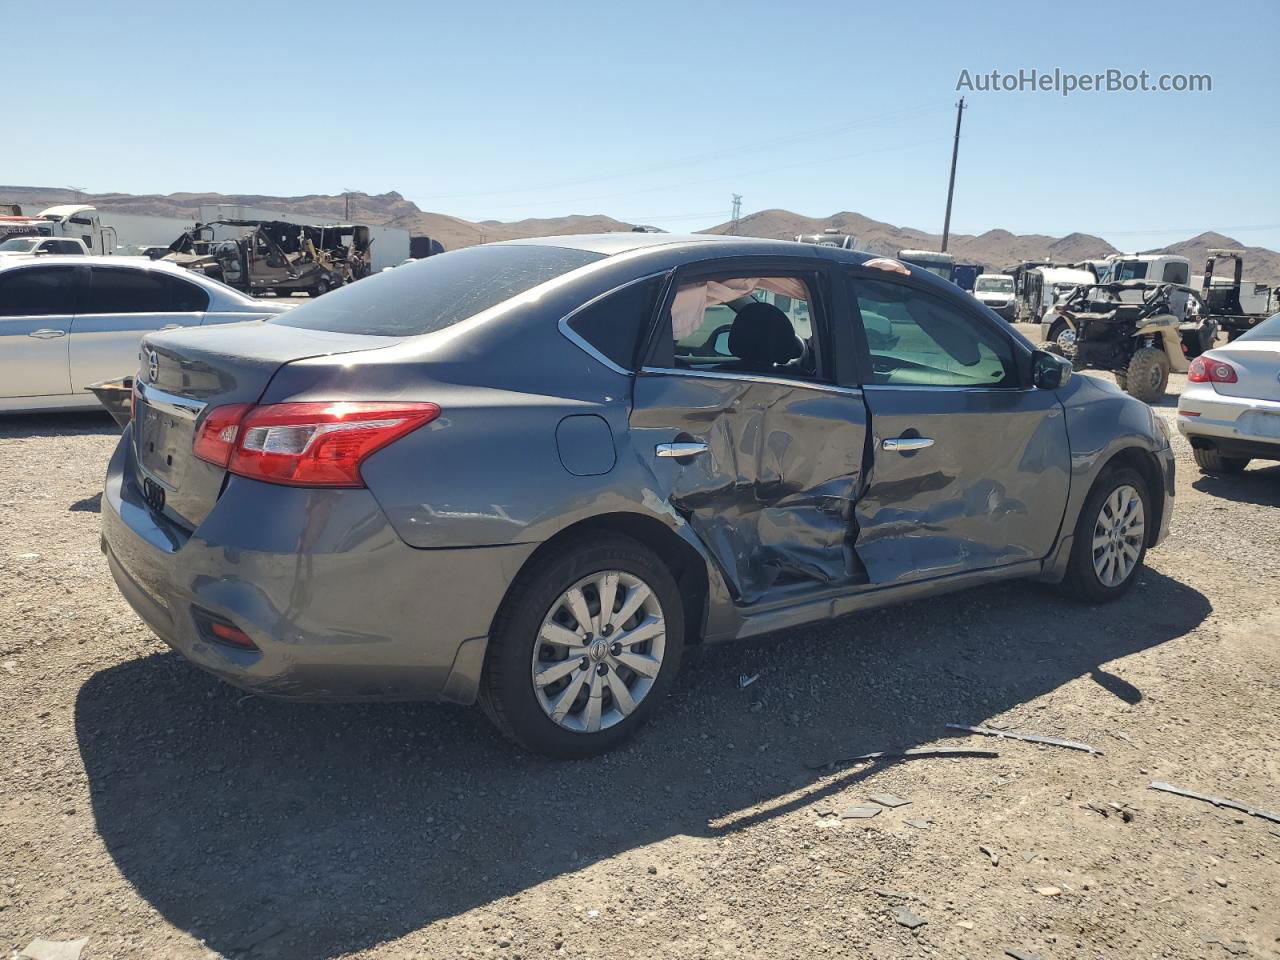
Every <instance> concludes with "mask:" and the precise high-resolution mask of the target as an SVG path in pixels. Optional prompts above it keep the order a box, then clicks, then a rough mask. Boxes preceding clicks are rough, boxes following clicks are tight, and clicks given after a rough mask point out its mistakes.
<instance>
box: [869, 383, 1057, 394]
mask: <svg viewBox="0 0 1280 960" xmlns="http://www.w3.org/2000/svg"><path fill="white" fill-rule="evenodd" d="M866 389H867V390H928V391H930V392H933V391H938V392H941V393H1009V392H1010V391H1013V390H1022V391H1024V392H1030V391H1031V390H1038V389H1040V388H1039V387H1023V386H1020V385H1018V384H1014V385H1012V386H1009V387H962V386H960V385H958V384H957V385H956V386H951V387H944V386H938V385H936V384H924V383H922V384H914V383H868V384H867V386H866Z"/></svg>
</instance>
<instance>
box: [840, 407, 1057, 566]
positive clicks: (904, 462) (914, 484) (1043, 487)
mask: <svg viewBox="0 0 1280 960" xmlns="http://www.w3.org/2000/svg"><path fill="white" fill-rule="evenodd" d="M866 398H867V405H868V407H869V408H870V410H871V420H872V426H873V438H872V441H873V442H872V448H873V453H872V466H871V471H870V476H869V477H868V486H867V492H866V495H865V496H864V497H863V498H862V500H861V501H859V503H858V506H857V511H856V519H857V523H858V527H859V531H860V532H859V537H858V556H859V557H860V558H861V560H862V562H863V563H864V564H866V568H867V572H868V575H869V576H870V578H871V582H872V583H874V584H895V583H906V582H909V581H912V580H922V579H925V578H928V577H938V576H945V575H948V574H954V573H961V572H965V571H972V570H982V569H986V568H990V567H997V566H1002V565H1005V564H1012V563H1018V562H1020V561H1025V560H1039V559H1042V558H1043V557H1045V556H1046V555H1047V554H1048V553H1049V551H1050V549H1051V548H1052V546H1053V544H1054V542H1055V540H1056V539H1057V534H1058V529H1059V527H1060V526H1061V522H1062V517H1063V513H1064V511H1065V509H1066V502H1067V493H1068V490H1069V487H1070V472H1071V453H1070V445H1069V443H1068V440H1067V430H1066V418H1065V417H1064V416H1063V410H1062V405H1061V403H1060V402H1059V400H1058V398H1057V396H1056V394H1055V393H1054V392H1053V391H1049V390H1035V389H1028V390H1021V389H1012V390H968V389H954V390H951V389H938V388H934V389H928V388H894V387H867V388H866ZM901 437H918V438H927V439H931V440H933V445H932V446H929V447H927V448H925V449H921V450H915V451H911V452H907V453H899V452H895V451H891V450H885V449H884V447H883V441H884V440H885V439H891V438H901Z"/></svg>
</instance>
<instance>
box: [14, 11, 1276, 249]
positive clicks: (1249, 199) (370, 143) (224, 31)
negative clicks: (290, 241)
mask: <svg viewBox="0 0 1280 960" xmlns="http://www.w3.org/2000/svg"><path fill="white" fill-rule="evenodd" d="M0 21H2V22H3V29H2V31H0V32H2V33H3V35H4V36H5V38H6V41H7V44H8V46H9V49H10V53H11V54H12V53H13V52H14V51H16V50H27V51H30V52H31V54H32V55H31V57H30V58H29V59H27V60H26V62H29V63H30V64H31V65H32V77H31V79H27V78H26V77H25V76H23V75H22V73H21V72H20V71H18V70H17V68H12V67H11V69H10V71H9V80H10V82H9V84H8V85H7V89H6V92H5V96H4V104H5V107H4V120H3V126H4V129H5V131H6V139H10V138H12V139H10V143H11V144H22V145H23V147H22V149H13V148H12V146H11V147H10V148H9V149H5V150H4V151H2V152H0V156H3V161H2V162H0V183H12V184H22V185H47V186H64V185H69V184H73V185H75V186H80V187H85V188H86V189H88V190H91V191H105V190H120V191H127V192H131V193H144V192H145V193H153V192H155V193H169V192H173V191H180V190H185V191H206V190H211V191H220V192H224V193H264V194H281V195H295V194H305V193H338V192H341V191H342V190H343V189H344V188H351V189H357V190H364V191H368V192H370V193H379V192H383V191H387V190H398V191H400V192H401V193H403V194H404V195H405V196H406V197H407V198H409V199H410V200H413V201H415V202H416V203H418V205H419V206H421V207H422V208H423V209H426V210H435V211H440V212H444V213H449V214H454V215H457V216H463V217H467V218H468V219H481V218H493V219H501V220H511V219H521V218H524V217H536V216H558V215H562V214H567V213H607V214H610V215H612V216H615V217H618V218H619V219H622V220H627V221H632V222H646V223H656V224H658V225H659V226H663V227H666V228H669V229H673V230H693V229H699V228H701V227H704V226H709V225H711V224H714V223H717V222H721V221H723V220H726V219H728V215H729V209H730V194H731V193H732V192H736V193H741V194H742V195H743V212H744V213H747V212H751V211H754V210H759V209H763V208H766V207H785V208H787V209H791V210H795V211H798V212H800V213H804V214H808V215H813V216H822V215H827V214H830V213H833V212H836V211H839V210H853V211H857V212H860V213H864V214H867V215H868V216H872V217H875V218H877V219H881V220H887V221H890V222H892V223H897V224H900V225H908V226H914V227H919V228H923V229H929V230H935V231H937V230H940V229H941V226H942V214H943V205H944V201H945V196H946V181H947V166H948V162H949V159H950V151H951V133H952V127H953V123H954V116H955V111H954V107H953V104H954V103H955V101H956V99H957V96H958V93H957V91H956V83H957V79H958V77H959V76H960V71H961V70H962V69H968V70H969V71H970V72H971V73H972V74H975V75H976V74H979V73H987V72H990V71H991V70H1000V71H1003V72H1016V71H1017V70H1018V69H1019V68H1026V69H1031V68H1038V69H1040V70H1041V71H1052V70H1053V69H1054V68H1055V67H1058V68H1061V69H1062V70H1064V71H1072V72H1076V73H1093V72H1096V71H1103V70H1106V69H1107V68H1116V69H1119V70H1121V71H1126V72H1133V73H1137V72H1138V71H1141V70H1147V71H1149V72H1150V73H1151V74H1152V76H1153V78H1154V77H1155V76H1158V75H1159V74H1161V73H1207V74H1210V75H1211V76H1212V80H1213V90H1212V92H1211V93H1136V92H1135V93H1082V92H1081V93H1075V94H1073V95H1072V96H1069V97H1065V98H1064V97H1062V96H1060V95H1059V94H1057V93H1045V92H1022V93H1003V92H1001V93H990V92H986V93H984V92H972V93H968V94H967V95H966V96H967V100H968V102H969V104H970V109H969V110H967V111H966V113H965V118H964V129H963V136H962V140H961V150H960V165H959V174H958V176H957V182H956V200H955V211H954V214H953V218H952V228H953V230H955V231H957V232H980V231H983V230H987V229H989V228H992V227H1004V228H1007V229H1010V230H1013V231H1016V232H1043V233H1051V234H1063V233H1067V232H1071V231H1075V230H1079V231H1084V232H1088V233H1097V234H1100V235H1102V236H1104V237H1106V238H1107V239H1109V240H1111V241H1112V242H1113V243H1115V244H1116V245H1117V246H1119V247H1121V248H1124V249H1132V248H1140V247H1149V246H1155V245H1159V244H1163V243H1166V242H1169V241H1172V240H1178V239H1184V238H1186V237H1188V236H1190V235H1192V234H1194V233H1198V232H1200V231H1202V230H1207V229H1215V230H1220V231H1222V232H1224V233H1228V234H1231V235H1233V236H1235V237H1237V238H1238V239H1239V240H1241V241H1242V242H1245V243H1249V244H1262V245H1265V246H1270V247H1273V248H1280V184H1278V183H1277V179H1276V169H1277V164H1276V158H1277V153H1278V150H1277V148H1278V147H1280V119H1278V117H1277V106H1278V103H1277V101H1278V99H1280V98H1278V97H1277V94H1280V80H1278V79H1277V72H1276V67H1275V62H1276V44H1277V41H1278V40H1280V3H1277V2H1274V0H1265V2H1264V0H1256V2H1238V3H1230V4H1221V5H1214V4H1206V3H1204V2H1203V0H1197V2H1194V3H1183V2H1174V0H1164V2H1162V3H1160V4H1158V5H1156V6H1154V7H1153V6H1151V5H1127V4H1119V3H1097V4H1092V3H1087V2H1078V3H1074V4H1070V5H1067V6H1060V5H1057V4H1053V5H1048V4H1018V5H1011V4H1003V3H1002V4H992V5H990V6H984V5H983V4H981V3H977V2H971V3H968V4H953V3H942V2H937V3H935V2H930V0H912V2H908V3H902V2H894V3H876V4H871V3H853V2H839V0H829V2H811V0H789V2H786V3H777V2H774V3H768V2H756V0H734V2H697V0H685V2H682V3H681V2H666V0H646V2H626V3H624V2H610V0H595V2H580V3H579V2H574V3H558V2H551V0H542V2H492V0H468V2H452V3H435V2H408V0H402V2H383V0H346V2H342V3H330V2H320V0H307V2H302V0H297V2H292V3H284V2H269V0H258V2H253V3H246V2H242V0H219V2H216V3H194V2H187V3H164V4H157V3H155V2H133V0H110V2H85V0H78V2H77V0H66V2H59V3H43V2H35V3H31V2H19V0H0ZM10 60H12V57H10ZM42 65H47V66H49V67H50V68H53V69H50V70H49V71H48V72H47V73H45V72H43V71H41V70H40V67H41V66H42Z"/></svg>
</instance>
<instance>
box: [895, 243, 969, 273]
mask: <svg viewBox="0 0 1280 960" xmlns="http://www.w3.org/2000/svg"><path fill="white" fill-rule="evenodd" d="M898 259H899V260H901V261H902V262H903V263H909V264H912V265H913V266H917V267H922V268H924V269H925V270H928V271H929V272H930V273H932V274H933V275H934V276H935V277H940V278H942V279H943V280H950V279H951V274H952V272H953V271H954V270H955V266H956V258H955V257H953V256H952V255H951V254H949V253H942V252H940V251H938V250H899V251H898Z"/></svg>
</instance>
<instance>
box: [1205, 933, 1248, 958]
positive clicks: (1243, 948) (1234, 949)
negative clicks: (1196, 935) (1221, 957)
mask: <svg viewBox="0 0 1280 960" xmlns="http://www.w3.org/2000/svg"><path fill="white" fill-rule="evenodd" d="M1200 939H1201V940H1203V941H1204V942H1205V943H1208V944H1216V945H1218V946H1219V947H1221V948H1222V949H1223V950H1225V951H1227V953H1229V954H1231V955H1232V956H1233V957H1243V956H1244V955H1245V954H1247V953H1248V952H1249V945H1248V944H1247V943H1245V942H1244V941H1243V940H1223V939H1222V938H1221V937H1219V936H1218V935H1217V934H1214V933H1211V934H1209V935H1208V936H1204V937H1201V938H1200Z"/></svg>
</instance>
